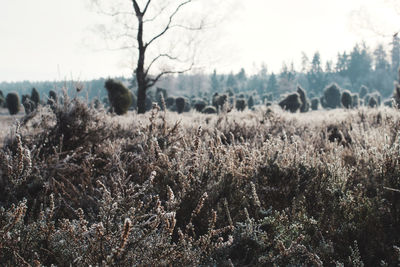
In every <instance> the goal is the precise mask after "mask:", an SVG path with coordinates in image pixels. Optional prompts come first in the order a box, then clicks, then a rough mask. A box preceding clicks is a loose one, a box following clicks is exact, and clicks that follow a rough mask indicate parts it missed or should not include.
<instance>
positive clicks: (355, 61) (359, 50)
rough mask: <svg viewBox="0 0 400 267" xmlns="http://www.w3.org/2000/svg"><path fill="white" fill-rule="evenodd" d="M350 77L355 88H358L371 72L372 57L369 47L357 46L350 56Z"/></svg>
mask: <svg viewBox="0 0 400 267" xmlns="http://www.w3.org/2000/svg"><path fill="white" fill-rule="evenodd" d="M349 63H350V64H349V68H348V77H349V79H350V82H351V85H352V87H353V88H358V87H359V86H360V85H361V84H362V83H363V82H364V81H365V80H366V78H367V77H368V75H369V74H370V72H371V64H372V57H371V55H370V54H369V53H368V50H367V47H366V46H365V44H363V45H362V46H361V47H360V46H359V45H356V46H355V47H354V48H353V51H352V52H351V54H350V62H349Z"/></svg>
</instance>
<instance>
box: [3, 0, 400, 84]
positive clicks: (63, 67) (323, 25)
mask: <svg viewBox="0 0 400 267" xmlns="http://www.w3.org/2000/svg"><path fill="white" fill-rule="evenodd" d="M127 1H130V0H127ZM386 1H387V0H386ZM386 1H385V0H275V1H272V0H246V1H241V5H240V8H239V10H237V11H236V12H235V13H234V15H233V16H232V17H231V18H229V19H227V20H226V21H225V22H224V24H223V25H222V27H221V28H220V29H219V33H220V34H219V35H220V38H219V39H218V43H215V40H210V42H209V43H210V47H211V49H210V50H211V51H213V53H215V55H218V57H216V58H218V60H216V61H213V62H212V63H210V67H209V68H210V69H214V68H216V69H217V71H218V72H230V71H234V72H236V71H238V70H239V69H240V67H245V68H246V70H248V71H256V70H257V69H259V67H260V66H261V64H262V62H264V63H265V64H266V65H267V68H268V71H275V72H278V71H279V70H280V68H281V66H282V62H283V61H285V62H287V63H288V64H290V62H292V61H294V63H295V66H296V67H297V68H300V62H301V52H302V51H304V52H306V54H307V55H308V56H309V58H311V57H312V54H313V53H314V52H315V51H317V50H318V51H320V53H321V56H322V60H323V61H325V60H327V59H332V60H334V59H335V57H336V55H337V53H338V52H342V51H344V50H346V51H349V50H350V49H351V48H352V47H353V46H354V45H355V43H356V42H361V41H362V40H365V41H366V42H367V44H368V45H370V46H371V47H372V48H374V46H375V45H376V43H377V42H382V43H383V44H384V45H388V44H389V43H390V39H391V38H390V34H393V33H394V32H395V31H398V30H399V29H400V20H399V18H400V14H399V15H397V14H396V13H395V12H394V11H393V10H392V9H390V8H388V6H387V5H386V4H385V2H386ZM87 3H88V0H36V1H32V0H1V1H0V18H1V19H0V21H1V23H0V36H1V39H0V81H19V80H64V79H70V78H72V79H75V80H86V79H91V78H97V77H101V76H103V77H107V76H117V75H126V76H128V75H130V74H131V73H132V69H131V67H130V66H128V64H126V63H127V62H128V60H127V59H126V55H124V54H122V53H120V52H118V51H117V52H111V51H104V50H99V49H95V48H96V45H93V42H90V38H91V37H90V36H93V32H92V31H91V30H90V29H91V28H92V27H93V26H94V25H95V24H96V23H97V22H99V21H100V20H101V19H102V18H101V17H99V15H97V14H96V13H94V12H93V11H92V10H90V9H89V8H88V5H87ZM357 10H361V11H363V12H364V13H362V14H366V13H368V12H369V13H371V18H370V20H371V21H373V22H371V24H374V27H376V28H378V29H379V30H380V31H381V32H382V33H384V34H387V35H388V36H386V37H382V36H377V35H376V34H374V33H373V32H372V31H362V30H360V27H359V23H358V20H355V19H354V18H353V19H351V18H352V16H351V14H352V12H353V13H354V11H357ZM365 24H367V23H365ZM88 40H89V42H88ZM213 41H214V42H213ZM96 42H99V41H98V40H96ZM100 42H101V41H100ZM87 43H91V45H87ZM101 45H102V44H99V46H98V48H100V47H102V46H101ZM207 71H209V70H207Z"/></svg>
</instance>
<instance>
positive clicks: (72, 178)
mask: <svg viewBox="0 0 400 267" xmlns="http://www.w3.org/2000/svg"><path fill="white" fill-rule="evenodd" d="M309 116H313V117H312V118H313V119H312V122H310V121H311V120H310V117H309ZM399 130H400V114H399V113H398V111H397V110H395V109H388V108H378V109H368V108H361V109H356V110H332V111H313V112H311V113H305V114H304V113H301V114H300V113H296V114H290V113H287V112H283V111H281V110H280V109H279V108H277V107H272V109H268V110H265V109H262V110H256V111H245V112H238V111H235V110H232V111H231V112H230V113H225V112H221V113H220V114H219V115H215V114H214V115H209V114H201V113H184V114H182V115H177V114H176V113H172V112H169V111H166V112H164V111H160V110H159V109H158V108H157V107H156V106H155V108H154V109H153V110H152V111H151V112H149V113H147V114H140V115H137V114H136V113H128V114H127V115H124V116H112V115H109V114H107V113H106V112H105V111H104V110H100V111H99V110H94V109H91V108H89V107H88V106H87V105H86V104H85V103H82V102H80V101H79V100H77V99H73V100H68V99H65V100H64V101H63V104H58V105H57V107H56V108H53V109H49V108H46V107H41V108H40V109H39V111H38V112H37V113H36V115H35V116H34V117H33V118H32V119H30V120H29V121H25V123H23V124H22V125H21V126H20V127H17V129H16V130H15V131H14V134H13V135H11V136H9V137H8V139H7V140H6V143H5V146H4V148H3V149H2V150H1V151H0V205H1V208H0V235H1V238H0V262H2V264H4V265H5V266H22V265H28V264H29V265H34V266H40V264H41V265H45V266H50V265H51V264H55V265H57V266H69V265H73V266H88V265H92V266H137V265H139V266H159V265H174V266H193V265H218V266H226V265H234V266H249V265H259V266H272V265H274V264H275V265H277V266H288V265H292V266H293V265H304V266H322V265H328V266H330V265H341V264H342V265H343V264H344V265H346V266H361V265H360V264H361V263H364V264H365V265H367V266H376V265H379V264H387V265H390V266H393V265H396V264H398V263H399V260H400V249H399V248H398V246H399V245H400V193H399V191H398V189H400V180H399V177H400V165H399V164H398V162H399V160H400V152H399V151H400V150H399ZM332 136H333V137H332ZM339 137H341V139H340V140H339ZM357 264H358V265H357Z"/></svg>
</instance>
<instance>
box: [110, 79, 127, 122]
mask: <svg viewBox="0 0 400 267" xmlns="http://www.w3.org/2000/svg"><path fill="white" fill-rule="evenodd" d="M104 87H105V88H106V89H107V92H108V99H109V101H110V105H111V107H112V111H113V112H115V113H116V114H117V115H123V114H125V113H126V112H128V109H129V107H130V106H131V105H132V93H131V92H130V91H129V89H128V88H126V87H125V86H124V85H123V84H122V83H121V82H119V81H115V80H113V79H108V80H107V81H106V82H105V85H104Z"/></svg>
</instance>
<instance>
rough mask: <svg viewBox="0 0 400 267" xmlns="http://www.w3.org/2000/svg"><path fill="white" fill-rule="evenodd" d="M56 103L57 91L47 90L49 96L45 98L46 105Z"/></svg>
mask: <svg viewBox="0 0 400 267" xmlns="http://www.w3.org/2000/svg"><path fill="white" fill-rule="evenodd" d="M57 103H58V97H57V93H56V92H55V91H53V90H50V91H49V98H48V99H47V105H49V106H54V105H55V104H57Z"/></svg>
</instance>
